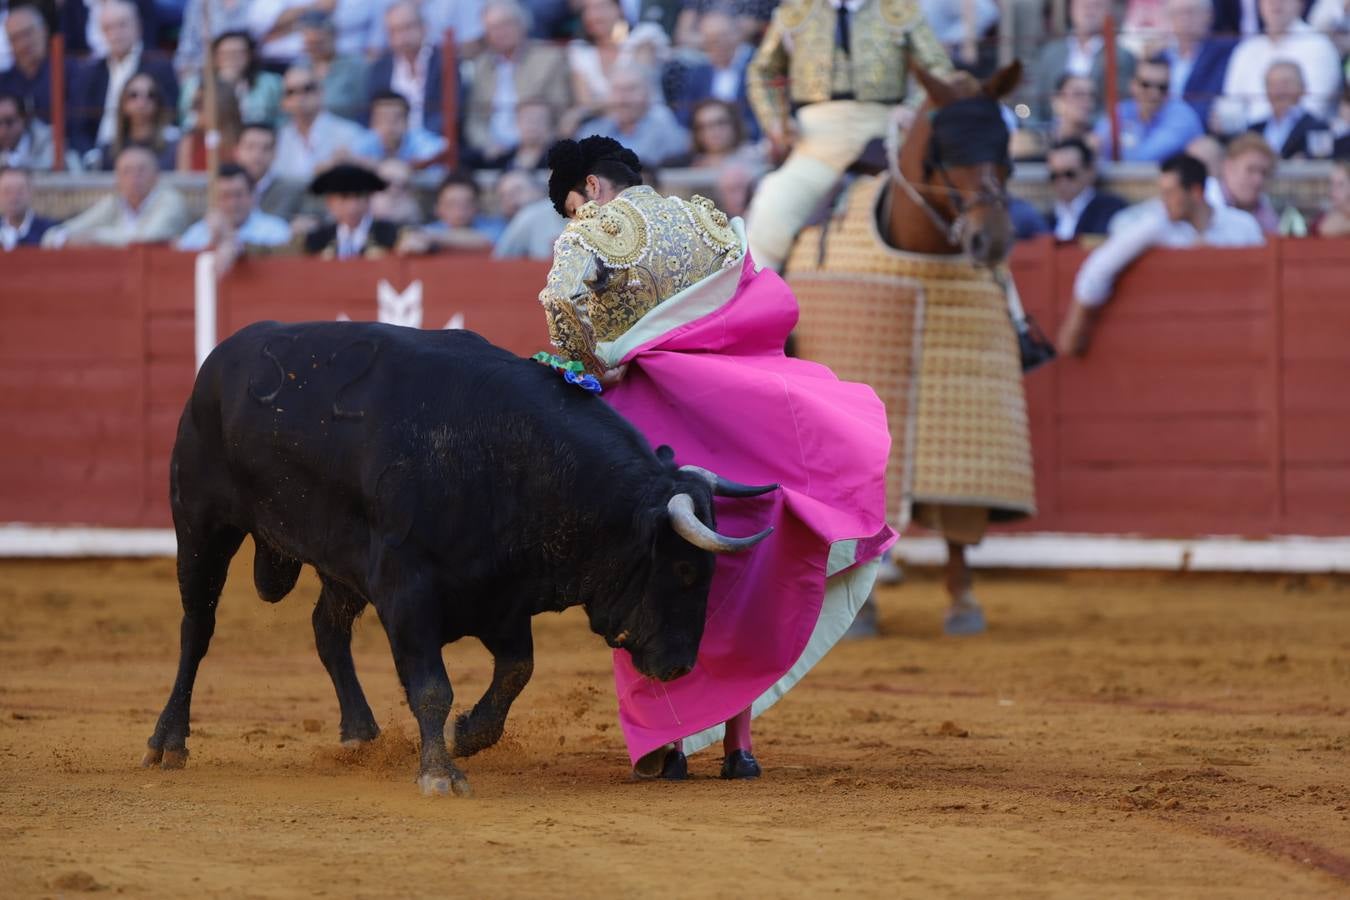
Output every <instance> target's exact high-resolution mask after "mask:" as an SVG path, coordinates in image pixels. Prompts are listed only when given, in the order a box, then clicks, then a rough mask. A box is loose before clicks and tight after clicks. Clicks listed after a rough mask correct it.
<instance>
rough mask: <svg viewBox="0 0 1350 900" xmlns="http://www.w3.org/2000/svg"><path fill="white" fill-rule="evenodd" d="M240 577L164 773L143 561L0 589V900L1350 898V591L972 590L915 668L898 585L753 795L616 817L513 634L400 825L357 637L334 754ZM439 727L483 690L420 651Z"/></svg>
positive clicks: (399, 793) (162, 625)
mask: <svg viewBox="0 0 1350 900" xmlns="http://www.w3.org/2000/svg"><path fill="white" fill-rule="evenodd" d="M248 557H249V554H248V553H247V552H244V553H242V554H241V555H240V558H239V559H238V560H236V563H235V567H234V571H233V572H232V575H231V580H230V582H229V584H228V586H227V588H226V595H225V597H224V598H223V600H222V604H221V609H220V615H219V621H218V627H217V630H216V638H215V642H214V644H213V645H212V648H211V652H210V654H209V655H208V656H207V658H206V660H205V662H204V663H203V666H202V670H201V676H200V678H199V680H198V682H197V692H196V697H195V700H194V707H193V713H194V730H193V735H192V737H191V739H190V741H189V747H190V748H191V751H192V756H191V759H190V760H189V763H188V767H187V769H185V770H183V771H179V772H163V771H159V770H141V769H139V768H137V766H136V764H137V761H138V760H139V759H140V756H141V753H142V751H143V749H144V746H145V739H146V737H147V736H148V735H149V734H150V731H151V729H152V727H153V725H154V721H155V717H156V716H157V715H158V713H159V710H160V709H161V707H162V704H163V703H164V701H165V699H166V697H167V694H168V689H169V685H170V683H171V681H172V678H173V672H174V666H175V663H176V660H177V644H178V641H177V633H178V619H179V608H178V601H177V595H176V588H175V580H174V567H173V563H172V561H169V560H150V561H82V562H0V894H3V895H4V896H7V897H14V896H46V895H50V896H56V895H69V894H72V893H81V892H97V893H100V894H104V895H109V894H124V895H128V896H150V895H153V896H160V897H165V896H183V895H186V894H189V893H190V894H192V895H194V896H231V897H233V896H251V897H310V896H330V897H385V896H413V895H433V894H434V895H444V894H451V893H454V894H458V895H461V896H475V897H477V896H484V897H489V896H537V895H541V894H546V893H560V892H563V893H567V894H582V893H585V894H594V895H602V896H603V895H610V896H613V895H624V896H653V895H658V894H660V895H665V896H669V895H671V894H680V895H683V896H700V897H702V896H713V897H717V896H726V897H736V898H745V897H750V896H778V895H799V896H801V895H810V896H816V895H822V894H829V893H838V894H844V895H848V896H853V895H866V896H897V895H899V896H971V895H992V894H998V895H1001V896H1012V897H1019V896H1026V897H1044V896H1085V895H1087V896H1147V897H1160V896H1175V897H1193V896H1196V895H1199V894H1216V893H1217V894H1221V895H1224V896H1237V897H1244V896H1250V897H1262V898H1265V897H1272V896H1283V897H1288V896H1333V895H1339V896H1345V895H1346V893H1347V891H1350V787H1347V771H1348V770H1350V766H1347V759H1348V758H1350V714H1347V709H1350V628H1347V627H1346V623H1347V617H1350V584H1347V582H1345V581H1343V580H1335V579H1306V578H1304V579H1288V578H1284V579H1276V578H1255V577H1252V578H1238V577H1207V578H1201V577H1195V576H1190V577H1180V576H1147V575H1128V576H1125V575H1115V576H1111V575H990V576H986V577H983V578H982V579H981V581H980V594H981V596H982V597H983V598H984V602H985V605H986V607H987V609H988V613H989V621H990V622H991V630H990V632H989V634H987V635H984V636H982V637H977V638H968V639H947V638H942V637H939V636H938V632H939V630H940V618H941V612H942V594H941V588H940V586H939V584H938V582H936V581H935V580H932V579H930V578H927V577H925V576H923V575H922V574H920V575H918V576H914V575H911V579H910V581H909V583H907V584H905V585H903V586H901V587H898V588H892V589H887V590H886V592H885V593H883V595H882V598H881V625H882V628H883V631H884V632H885V635H886V636H885V637H884V638H882V639H880V640H875V641H868V642H860V643H853V644H846V645H842V646H840V647H839V648H837V649H836V650H835V651H834V652H833V653H832V654H831V655H830V656H829V657H828V658H827V659H826V660H825V661H824V662H823V663H822V664H821V665H820V666H819V667H818V668H817V670H816V671H815V672H813V673H812V674H811V675H810V676H809V677H808V678H807V679H806V680H805V681H804V682H803V684H802V685H801V686H800V687H799V688H798V689H797V690H795V691H794V692H793V693H792V694H791V695H790V696H789V697H787V698H786V699H785V700H784V701H783V702H782V703H780V704H779V706H778V707H777V708H775V709H773V710H772V711H770V712H769V713H768V714H767V715H766V716H764V717H763V718H762V719H760V720H759V721H758V723H757V726H756V733H755V734H756V751H757V753H758V755H759V757H760V759H761V760H762V762H763V764H764V766H765V770H766V776H765V778H764V779H762V780H761V781H759V782H757V783H724V782H721V781H719V780H717V779H716V778H715V777H714V776H715V774H716V772H717V769H718V764H719V762H720V760H719V758H718V757H717V755H716V754H715V753H713V754H710V753H708V752H705V753H703V754H700V755H697V756H695V757H694V758H693V759H692V760H691V768H692V770H693V772H694V778H693V780H691V781H689V782H686V783H683V784H670V783H660V784H649V783H642V784H638V783H633V782H631V781H630V780H629V779H628V769H627V760H626V756H625V754H624V750H623V741H622V737H621V735H620V733H619V730H618V728H617V725H616V724H615V709H614V707H615V704H614V699H613V690H612V687H611V682H610V672H609V653H608V651H607V650H606V649H605V647H604V645H603V643H602V642H601V641H600V640H599V639H598V638H596V637H594V636H593V635H591V634H589V632H588V631H587V629H586V625H585V618H584V616H582V615H580V614H579V613H578V612H577V611H575V610H574V611H572V612H570V613H567V614H564V615H562V616H553V615H548V616H543V617H540V618H537V619H536V620H535V623H536V625H535V645H536V648H537V654H538V661H537V665H536V670H535V675H534V679H533V681H532V683H531V684H530V686H529V687H528V688H527V689H526V691H525V693H524V695H523V696H522V697H521V699H520V701H519V702H518V704H517V706H516V708H515V710H514V711H513V714H512V718H511V721H510V723H509V724H508V727H507V734H506V737H505V738H504V739H503V741H502V742H501V744H499V745H498V746H497V747H495V748H493V749H491V750H489V751H486V752H484V753H482V754H480V755H479V756H476V757H473V758H472V759H469V760H467V761H466V762H465V769H466V771H467V772H468V775H469V779H470V781H471V782H472V784H473V787H474V792H475V797H474V798H473V799H471V800H461V799H456V798H439V799H425V798H423V797H421V796H420V795H419V794H418V792H417V788H416V787H415V786H414V784H413V778H414V774H415V768H416V746H415V743H414V739H413V737H412V736H413V735H415V734H416V731H415V729H414V727H413V721H412V719H411V717H410V716H409V715H408V712H407V709H406V707H404V706H403V704H402V700H401V696H400V691H399V689H398V685H397V681H396V678H395V675H394V671H393V666H392V663H391V660H390V657H389V651H388V645H387V643H386V642H385V639H384V636H383V632H382V630H381V628H380V626H379V623H378V621H377V620H376V619H375V617H374V615H373V614H367V616H366V618H365V619H364V620H363V621H362V622H361V623H360V624H359V625H358V629H357V637H356V661H357V668H358V670H359V671H360V673H361V676H362V679H363V681H364V683H365V686H366V691H367V694H368V695H369V697H370V701H371V706H372V708H373V709H374V710H375V711H376V714H377V717H378V718H379V719H380V721H381V723H382V725H383V727H384V729H385V735H384V737H383V739H382V740H381V741H380V742H379V743H378V744H376V745H375V746H373V747H369V748H365V749H363V750H361V751H348V750H343V749H342V748H341V747H340V746H339V745H338V740H337V706H336V701H335V699H334V697H333V692H332V689H331V686H330V684H329V682H328V679H327V676H326V675H325V674H324V671H323V668H322V666H321V665H320V663H319V661H318V659H317V657H316V656H315V653H314V646H313V638H312V636H311V633H310V626H309V614H310V609H311V605H312V600H313V598H314V597H316V596H317V593H318V592H317V583H316V582H315V580H314V579H313V578H312V577H311V576H310V575H309V574H308V573H307V574H306V576H305V578H304V579H303V580H302V581H301V584H300V586H299V588H298V589H297V591H296V592H295V593H294V594H292V596H291V597H290V598H288V599H287V600H286V601H284V602H282V603H280V604H278V605H275V606H270V605H267V604H264V603H261V602H259V601H258V600H257V598H256V597H254V596H253V595H252V593H251V590H250V583H251V582H250V578H249V568H248V567H249V566H250V565H251V560H250V559H249V558H248ZM446 657H447V664H448V668H449V670H450V673H451V678H452V679H453V681H454V684H455V687H456V690H457V692H458V693H457V696H456V707H457V708H459V709H462V708H465V707H467V706H468V705H470V704H471V703H472V702H473V701H474V700H475V699H476V698H477V696H478V695H479V694H481V692H482V691H483V690H484V689H485V688H486V686H487V683H488V680H489V676H490V672H491V669H490V662H489V659H488V657H487V655H486V653H484V652H483V650H482V649H481V648H480V647H478V646H477V645H476V644H473V645H470V644H469V643H468V642H465V643H464V644H462V645H454V646H452V647H450V648H448V649H447V650H446Z"/></svg>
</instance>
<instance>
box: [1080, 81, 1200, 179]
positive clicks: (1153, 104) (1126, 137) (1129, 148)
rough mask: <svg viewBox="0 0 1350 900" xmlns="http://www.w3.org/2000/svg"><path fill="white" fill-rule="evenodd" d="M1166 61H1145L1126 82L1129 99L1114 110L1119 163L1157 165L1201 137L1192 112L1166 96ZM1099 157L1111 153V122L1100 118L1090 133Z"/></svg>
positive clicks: (1181, 103)
mask: <svg viewBox="0 0 1350 900" xmlns="http://www.w3.org/2000/svg"><path fill="white" fill-rule="evenodd" d="M1168 77H1169V76H1168V67H1167V63H1166V61H1164V60H1162V59H1158V58H1154V59H1149V60H1145V61H1143V62H1141V63H1139V65H1138V66H1137V67H1136V68H1135V70H1134V77H1133V78H1132V79H1130V99H1128V100H1122V101H1120V103H1119V105H1118V106H1117V110H1118V116H1117V118H1118V120H1119V122H1120V144H1121V148H1120V156H1119V158H1120V159H1123V160H1125V161H1127V162H1161V161H1162V160H1164V159H1167V158H1168V157H1169V156H1172V155H1173V154H1176V153H1180V152H1181V151H1182V150H1184V149H1185V148H1186V144H1187V143H1189V142H1190V141H1192V140H1194V139H1195V138H1197V137H1199V136H1200V135H1202V134H1204V133H1205V126H1204V125H1203V124H1202V123H1201V121H1200V117H1199V116H1197V115H1196V114H1195V110H1193V109H1191V107H1190V106H1189V105H1188V104H1187V103H1185V102H1183V101H1181V100H1173V99H1172V98H1171V97H1170V96H1169V95H1168V93H1169V91H1170V90H1171V83H1170V82H1169V80H1168ZM1093 134H1094V136H1095V137H1096V139H1097V146H1098V147H1099V148H1100V149H1101V154H1102V156H1103V157H1108V158H1112V159H1114V158H1116V156H1115V154H1113V153H1112V144H1111V121H1110V118H1109V117H1108V116H1102V118H1101V119H1099V120H1098V121H1097V127H1096V129H1095V130H1094V132H1093Z"/></svg>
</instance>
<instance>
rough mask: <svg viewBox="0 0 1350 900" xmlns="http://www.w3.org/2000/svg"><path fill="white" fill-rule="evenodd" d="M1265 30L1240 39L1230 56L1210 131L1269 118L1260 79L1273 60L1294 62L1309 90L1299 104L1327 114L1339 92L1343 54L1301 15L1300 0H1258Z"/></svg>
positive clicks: (1225, 131) (1227, 130)
mask: <svg viewBox="0 0 1350 900" xmlns="http://www.w3.org/2000/svg"><path fill="white" fill-rule="evenodd" d="M1260 8H1261V15H1262V16H1263V17H1264V19H1265V23H1266V24H1265V32H1264V33H1262V34H1257V35H1252V36H1251V37H1246V38H1243V39H1242V40H1241V41H1240V42H1239V43H1238V45H1237V48H1236V49H1235V50H1233V55H1232V57H1231V58H1230V59H1229V61H1228V74H1227V76H1226V77H1225V78H1224V83H1223V98H1222V100H1221V102H1218V103H1216V104H1215V105H1214V108H1213V110H1212V111H1211V113H1210V116H1211V119H1212V121H1211V122H1210V128H1211V130H1213V131H1215V132H1217V133H1220V134H1234V133H1236V132H1238V131H1242V130H1244V129H1246V128H1247V127H1248V126H1249V125H1251V124H1252V123H1254V122H1260V121H1263V120H1265V119H1267V118H1269V117H1270V103H1269V101H1267V99H1266V91H1265V85H1264V84H1263V81H1264V79H1265V77H1266V71H1267V70H1268V69H1269V68H1270V64H1271V63H1273V62H1275V61H1277V60H1288V61H1291V62H1294V63H1296V64H1297V65H1298V66H1299V68H1300V69H1301V70H1302V72H1303V83H1304V84H1305V85H1306V86H1307V91H1308V92H1307V93H1306V94H1305V95H1304V98H1303V105H1304V106H1305V107H1306V108H1307V109H1308V111H1309V112H1311V113H1313V114H1314V115H1318V116H1325V115H1326V114H1327V113H1328V112H1329V111H1330V109H1331V104H1332V103H1333V102H1334V101H1335V99H1336V97H1338V96H1339V95H1340V91H1341V83H1342V76H1341V57H1340V54H1339V53H1337V52H1336V48H1335V46H1334V45H1333V44H1332V43H1331V40H1330V39H1329V38H1328V37H1327V36H1326V35H1324V34H1318V33H1317V32H1316V31H1314V30H1313V28H1312V26H1310V25H1309V24H1308V23H1307V22H1304V21H1303V20H1302V19H1300V18H1299V12H1300V11H1301V4H1300V0H1260Z"/></svg>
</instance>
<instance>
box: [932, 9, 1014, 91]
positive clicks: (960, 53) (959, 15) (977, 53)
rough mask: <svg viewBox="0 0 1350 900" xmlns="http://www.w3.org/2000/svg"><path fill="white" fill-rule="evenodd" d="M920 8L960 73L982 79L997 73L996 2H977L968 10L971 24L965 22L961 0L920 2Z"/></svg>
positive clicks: (964, 12) (964, 11) (997, 15)
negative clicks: (956, 0) (963, 72)
mask: <svg viewBox="0 0 1350 900" xmlns="http://www.w3.org/2000/svg"><path fill="white" fill-rule="evenodd" d="M920 7H921V8H922V9H923V16H924V18H925V19H927V20H928V25H929V27H931V28H932V29H933V33H934V34H936V35H937V39H938V40H939V41H941V42H942V46H943V48H944V49H946V51H947V55H948V56H950V57H951V58H952V62H953V63H954V64H955V65H956V67H957V68H958V69H964V70H965V71H967V72H970V73H972V74H973V75H975V77H976V78H980V79H984V78H987V77H989V76H990V75H992V74H993V73H994V69H995V67H996V66H997V64H998V42H997V41H996V40H994V38H995V34H994V31H995V28H996V26H997V25H998V19H999V10H998V4H997V3H996V2H995V0H974V2H972V3H971V4H970V6H969V9H970V21H969V22H967V21H966V10H967V6H966V3H965V2H961V0H958V2H952V0H921V3H920Z"/></svg>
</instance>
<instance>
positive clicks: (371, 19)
mask: <svg viewBox="0 0 1350 900" xmlns="http://www.w3.org/2000/svg"><path fill="white" fill-rule="evenodd" d="M248 2H249V10H248V30H249V31H251V32H253V36H254V37H255V38H257V40H258V42H259V43H260V44H261V45H262V58H263V59H264V60H267V61H268V62H271V63H273V64H277V63H279V64H282V65H286V66H289V65H290V64H291V63H293V62H295V61H296V60H297V59H298V58H299V56H300V54H301V53H302V52H303V50H304V38H303V37H302V36H301V34H300V19H301V18H302V17H303V16H304V15H305V14H306V13H309V12H316V11H317V12H323V13H327V14H328V15H330V16H332V17H333V27H334V29H335V31H336V41H337V52H338V53H339V54H340V55H342V56H365V55H366V54H367V53H369V52H375V51H378V50H382V49H383V48H384V37H383V35H382V34H381V33H380V30H379V26H380V23H379V17H378V10H379V9H380V7H381V6H382V5H383V4H382V3H373V2H371V0H248Z"/></svg>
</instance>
